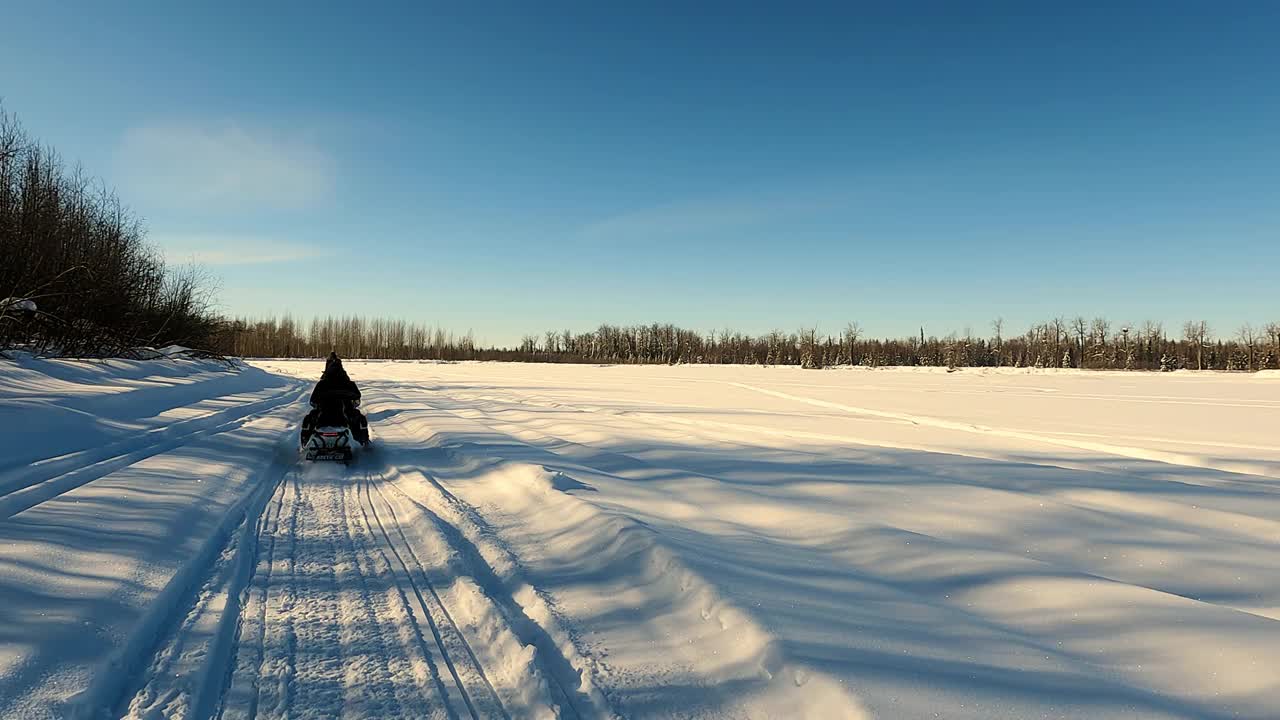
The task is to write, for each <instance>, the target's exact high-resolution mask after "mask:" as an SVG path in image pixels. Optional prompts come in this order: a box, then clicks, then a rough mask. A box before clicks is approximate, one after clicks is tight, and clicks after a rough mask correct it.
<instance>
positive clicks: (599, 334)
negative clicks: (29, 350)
mask: <svg viewBox="0 0 1280 720" xmlns="http://www.w3.org/2000/svg"><path fill="white" fill-rule="evenodd" d="M228 328H229V331H228V332H227V333H226V334H225V335H224V338H225V339H226V341H227V344H226V345H225V346H223V347H222V348H221V349H222V350H223V351H224V352H226V353H227V354H232V355H239V356H250V357H290V358H307V357H321V356H323V355H325V354H326V353H328V352H329V351H330V350H336V351H337V352H338V354H340V355H342V356H344V357H362V358H371V359H399V360H417V359H435V360H511V361H524V362H562V363H622V364H684V363H690V364H718V365H726V364H739V365H797V366H800V367H805V368H823V367H833V366H849V365H861V366H869V367H880V366H890V365H905V366H933V367H950V368H957V367H1041V368H1048V367H1057V368H1087V369H1097V370H1124V369H1128V370H1165V371H1169V370H1179V369H1184V368H1191V369H1204V370H1241V371H1252V370H1263V369H1280V322H1273V323H1270V324H1268V325H1265V326H1264V327H1262V328H1260V329H1255V328H1254V327H1253V326H1251V325H1247V324H1246V325H1244V326H1243V327H1241V328H1240V329H1239V330H1238V331H1237V332H1236V333H1235V334H1234V335H1233V336H1231V337H1215V336H1214V335H1213V334H1212V332H1211V331H1210V328H1209V326H1208V324H1207V323H1205V322H1203V321H1197V322H1188V323H1186V324H1185V325H1184V326H1183V327H1182V328H1181V333H1180V334H1178V335H1172V334H1169V333H1167V332H1166V331H1165V329H1164V327H1163V326H1162V325H1161V324H1160V323H1157V322H1146V323H1143V324H1142V325H1141V326H1138V327H1134V326H1128V325H1116V324H1113V323H1112V322H1110V321H1108V320H1107V319H1105V318H1094V319H1092V320H1085V319H1084V318H1082V317H1076V318H1072V319H1070V320H1066V319H1061V318H1059V319H1054V320H1051V321H1049V322H1046V323H1041V324H1038V325H1035V326H1033V327H1031V328H1030V329H1029V330H1027V331H1026V332H1024V333H1022V334H1021V335H1015V336H1006V335H1005V333H1004V329H1005V328H1004V322H1003V321H1002V320H996V321H994V322H993V323H992V325H991V330H992V333H991V335H990V336H988V337H975V336H973V334H972V333H964V334H963V335H958V334H950V335H947V336H945V337H937V336H935V335H926V334H925V332H924V330H923V329H921V330H920V332H919V334H918V335H912V336H910V337H906V338H899V339H882V338H869V337H865V335H864V333H863V332H862V329H861V327H860V326H859V325H858V324H857V323H849V324H848V325H846V326H845V328H844V329H843V330H842V331H841V332H840V333H839V334H834V335H832V334H822V333H819V332H818V331H817V330H816V329H813V328H807V329H802V330H800V331H798V332H782V331H774V332H770V333H766V334H764V335H748V334H744V333H740V332H734V331H731V330H721V331H716V332H708V333H704V332H698V331H694V330H688V329H685V328H680V327H677V326H675V325H671V324H652V325H629V326H615V325H602V326H600V327H599V328H597V329H595V330H592V331H589V332H580V333H575V332H572V331H570V330H564V331H554V330H553V331H548V332H546V333H544V334H542V335H527V336H525V337H524V338H523V340H522V341H521V342H520V344H519V345H518V346H517V347H514V348H496V347H489V348H481V347H478V346H477V345H476V343H475V342H474V340H473V339H472V336H471V334H470V333H467V334H465V335H461V336H457V335H453V334H451V333H448V332H447V331H445V330H443V329H441V328H438V327H437V328H430V327H426V326H423V325H415V324H411V323H405V322H404V321H399V320H384V319H364V318H359V317H344V318H324V319H315V320H312V321H311V322H310V323H308V324H306V325H305V326H304V325H301V324H299V323H297V322H295V321H294V320H293V319H292V318H290V317H288V316H285V317H283V318H279V319H266V320H249V319H238V320H235V321H232V322H230V323H229V324H228Z"/></svg>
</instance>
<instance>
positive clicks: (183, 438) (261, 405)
mask: <svg viewBox="0 0 1280 720" xmlns="http://www.w3.org/2000/svg"><path fill="white" fill-rule="evenodd" d="M298 397H300V395H298V394H297V393H296V392H293V391H290V392H285V393H281V394H280V395H274V396H272V397H271V398H267V399H265V400H261V401H259V402H258V403H253V404H252V405H253V406H255V407H252V408H251V409H249V410H247V411H245V412H242V413H240V414H236V413H234V412H232V410H243V409H244V407H248V406H241V407H238V408H233V409H231V410H225V411H219V412H217V413H211V414H210V416H212V415H222V414H224V413H225V414H227V415H229V416H230V417H231V419H230V420H226V421H225V422H221V423H218V424H216V425H210V426H204V427H199V428H197V429H195V430H191V431H189V432H185V433H180V434H176V435H172V436H170V437H165V438H164V439H162V440H158V441H155V442H153V443H150V444H148V445H144V446H142V447H134V448H132V449H130V450H126V451H124V452H121V453H118V454H115V455H110V456H108V457H103V458H101V459H99V460H97V461H95V462H92V463H91V464H89V465H82V466H80V467H78V468H75V469H72V470H68V471H66V472H54V473H49V472H44V471H38V472H36V473H35V474H34V475H32V474H30V473H29V472H23V471H10V472H9V473H6V475H7V476H12V477H5V478H4V479H2V480H0V493H2V494H0V519H5V518H11V517H13V516H14V515H17V514H18V513H20V512H23V511H25V510H30V509H31V508H33V507H35V506H36V505H39V504H40V503H43V502H47V501H49V500H52V499H54V498H56V497H58V496H60V495H64V494H66V493H69V492H71V491H72V490H75V489H76V488H79V487H83V486H85V485H88V484H89V483H91V482H93V481H94V480H98V479H99V478H103V477H106V476H107V475H110V474H111V473H113V472H116V471H117V470H120V469H121V468H125V467H129V466H130V465H133V464H135V463H139V462H141V461H143V460H146V459H147V458H151V457H155V456H156V455H160V454H163V453H166V452H169V451H171V450H175V449H177V448H180V447H182V446H184V445H187V444H189V443H190V442H191V441H192V440H194V439H196V438H202V437H211V436H213V435H220V434H222V433H225V432H228V431H230V430H235V429H237V428H240V427H243V426H244V425H245V424H247V423H249V422H251V421H252V420H253V419H254V418H256V417H258V416H260V415H262V414H265V413H268V412H270V411H272V410H275V409H276V408H278V407H281V406H283V405H287V404H289V403H291V402H293V401H294V400H296V399H297V398H298ZM210 416H205V418H201V419H208V417H210ZM109 447H110V446H109ZM87 452H90V451H80V452H79V453H73V454H72V455H71V457H75V456H79V455H81V454H82V453H87ZM63 457H68V456H63ZM54 460H55V461H59V463H60V461H61V460H62V458H55V459H54ZM52 467H57V468H60V467H61V464H57V465H53V466H52ZM23 470H26V469H23Z"/></svg>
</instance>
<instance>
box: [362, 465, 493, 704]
mask: <svg viewBox="0 0 1280 720" xmlns="http://www.w3.org/2000/svg"><path fill="white" fill-rule="evenodd" d="M375 490H376V492H377V493H378V495H379V497H380V498H381V499H382V502H383V504H384V505H385V507H386V510H387V511H388V512H389V513H390V515H391V522H393V523H395V524H397V525H398V524H399V521H398V518H396V514H395V509H394V508H392V506H391V504H390V503H389V502H387V499H386V496H385V495H383V494H382V491H381V489H378V488H374V487H373V480H372V478H371V477H370V476H369V475H368V474H366V475H365V477H364V491H365V499H366V501H367V507H368V509H369V512H370V513H371V516H372V517H373V520H374V523H375V524H376V525H377V527H378V530H379V532H380V533H381V535H382V537H383V539H384V540H385V541H386V546H385V547H386V548H387V549H389V550H390V551H391V554H392V555H394V556H395V558H396V561H397V563H398V564H399V565H400V568H401V569H402V570H403V571H404V576H403V577H404V579H405V580H406V581H407V582H408V583H409V586H410V587H411V588H412V590H413V593H414V595H415V596H416V597H417V599H418V602H419V603H420V604H421V606H422V609H423V612H424V613H425V614H426V617H427V619H428V621H429V623H430V625H431V631H432V634H433V635H434V637H435V640H436V644H437V645H438V646H439V648H440V652H441V655H442V656H443V658H444V660H445V664H446V665H447V666H448V668H449V672H450V674H451V675H452V676H453V679H454V682H455V683H457V687H458V690H459V692H460V693H461V695H462V698H463V700H464V702H465V703H466V706H467V709H468V710H469V711H470V713H471V716H472V718H475V720H480V718H481V717H489V715H488V714H485V715H480V714H479V713H478V710H477V708H476V700H475V697H474V696H475V695H477V694H479V693H477V692H476V690H477V688H475V687H472V688H471V689H468V688H467V685H472V686H474V685H475V684H476V683H475V682H474V681H464V680H463V679H462V677H461V676H460V674H459V672H458V670H457V661H455V659H454V657H453V653H451V652H450V651H449V648H448V645H454V646H455V648H454V649H455V650H461V652H462V653H463V654H465V656H466V657H465V659H466V660H469V661H470V663H471V664H472V665H473V666H474V668H475V673H476V674H477V675H478V676H479V679H480V682H481V683H482V684H483V687H484V689H486V690H487V691H488V695H489V696H490V697H491V698H492V706H493V708H494V709H496V710H497V711H498V712H499V713H500V714H501V715H502V717H504V718H507V720H510V718H511V716H510V715H509V714H508V713H507V710H506V708H505V707H503V705H502V701H501V699H500V697H499V696H498V693H497V691H496V690H494V688H493V684H492V683H491V682H490V681H489V677H488V676H487V675H486V674H485V672H484V668H483V667H482V666H481V664H480V661H479V660H478V659H477V658H476V654H475V651H474V650H473V649H472V648H471V645H470V644H469V643H468V642H467V640H466V637H465V636H464V635H463V634H462V631H461V629H460V628H459V626H458V624H457V623H456V622H455V621H454V620H453V617H452V615H451V614H450V613H449V610H448V608H447V607H445V604H444V602H443V601H442V600H441V599H440V595H439V593H438V592H437V590H436V588H435V585H434V584H433V583H432V582H431V579H430V578H429V577H428V576H427V570H426V566H424V565H423V564H422V562H421V560H420V559H419V558H418V556H417V554H416V553H414V551H413V546H412V545H411V544H410V543H409V541H408V538H406V537H405V536H404V532H403V530H402V529H399V532H398V533H397V534H398V535H399V536H400V539H401V541H402V542H403V543H404V548H405V553H404V554H402V553H401V552H400V550H399V549H397V547H396V543H395V541H394V540H392V538H391V534H390V533H388V532H387V528H386V523H385V522H384V521H383V519H382V514H381V513H379V512H378V507H377V503H376V502H375V501H374V499H373V492H374V491H375ZM406 554H407V555H408V557H409V558H410V559H411V560H413V563H414V566H416V568H417V570H418V575H419V577H420V578H421V581H422V582H421V585H422V586H425V587H426V589H427V595H429V596H430V597H431V600H432V602H430V603H428V602H427V600H426V596H424V595H423V592H422V588H421V587H420V585H419V582H418V581H417V580H415V579H414V572H413V570H411V569H410V567H409V564H408V562H407V561H406V560H405V555H406ZM432 607H434V608H435V609H436V610H437V612H436V613H433V612H431V608H432ZM437 614H438V615H439V616H440V617H441V618H442V619H443V620H444V621H445V623H447V624H448V625H447V626H444V625H443V624H442V623H439V622H437V619H436V617H434V616H435V615H437ZM446 634H448V635H450V638H451V639H453V638H456V640H455V641H454V642H449V641H446V639H445V637H444V636H445V635H446ZM468 675H470V673H468ZM469 680H470V679H469ZM485 704H486V705H488V704H489V703H485ZM485 709H486V710H487V709H488V708H485Z"/></svg>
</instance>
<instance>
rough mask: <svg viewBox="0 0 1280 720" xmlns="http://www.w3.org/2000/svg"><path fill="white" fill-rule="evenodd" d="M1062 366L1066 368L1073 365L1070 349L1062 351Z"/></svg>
mask: <svg viewBox="0 0 1280 720" xmlns="http://www.w3.org/2000/svg"><path fill="white" fill-rule="evenodd" d="M1062 367H1064V368H1069V367H1071V351H1070V350H1063V351H1062Z"/></svg>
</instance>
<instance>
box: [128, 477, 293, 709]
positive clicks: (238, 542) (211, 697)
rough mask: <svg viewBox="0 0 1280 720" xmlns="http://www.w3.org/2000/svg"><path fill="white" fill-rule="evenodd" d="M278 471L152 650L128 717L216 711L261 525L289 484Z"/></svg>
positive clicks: (131, 698)
mask: <svg viewBox="0 0 1280 720" xmlns="http://www.w3.org/2000/svg"><path fill="white" fill-rule="evenodd" d="M286 475H287V473H283V472H281V473H279V474H278V475H277V476H275V477H274V479H272V480H270V481H269V482H263V483H262V485H261V486H259V487H258V488H255V489H254V490H253V491H252V493H251V498H252V499H251V501H250V504H249V507H248V509H247V511H246V512H245V514H244V518H243V520H241V521H240V524H239V526H238V528H237V529H236V530H235V531H234V533H233V535H232V537H231V538H230V540H228V541H227V543H226V545H225V547H224V548H223V550H222V553H221V555H220V556H219V557H218V559H217V561H216V562H215V564H214V565H213V567H212V568H211V569H210V571H209V573H208V576H207V579H206V581H205V583H204V584H203V586H202V587H201V589H200V591H199V592H198V593H196V596H195V597H194V598H192V600H191V602H190V603H188V604H187V609H188V612H187V613H186V615H185V616H184V617H183V618H182V619H181V621H180V622H179V623H178V625H177V627H176V628H175V629H174V630H173V631H172V632H171V633H170V634H169V635H168V637H167V638H166V639H165V641H164V642H163V643H162V644H161V646H160V647H158V648H157V649H156V651H155V652H154V654H153V660H152V662H151V665H150V667H149V668H148V669H147V670H145V671H144V672H143V673H142V675H141V677H140V679H141V681H142V686H141V687H139V688H137V690H136V692H135V693H133V694H132V695H131V696H126V697H124V698H122V699H121V700H122V702H123V701H128V702H129V704H128V707H127V708H125V709H124V716H125V717H129V718H135V717H137V718H149V717H153V716H155V714H156V713H163V714H164V715H165V716H166V717H169V716H175V715H181V716H183V717H187V718H192V719H203V718H208V717H211V716H213V714H214V713H215V712H217V703H218V701H219V700H220V699H221V697H222V694H223V692H224V691H225V686H226V683H227V682H228V680H229V678H230V673H231V669H232V667H231V663H232V660H233V657H234V652H235V647H236V644H237V642H238V638H239V632H240V625H241V622H242V618H241V610H242V608H243V604H244V599H245V595H246V590H247V589H248V585H249V582H250V580H251V579H252V572H253V566H254V564H255V563H256V562H257V556H258V538H259V534H260V528H261V527H262V526H263V524H264V523H266V522H269V521H270V517H271V514H272V510H278V504H273V503H272V502H271V501H272V499H273V498H275V497H276V495H277V494H279V492H280V490H281V488H282V487H283V486H284V484H285V477H286Z"/></svg>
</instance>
